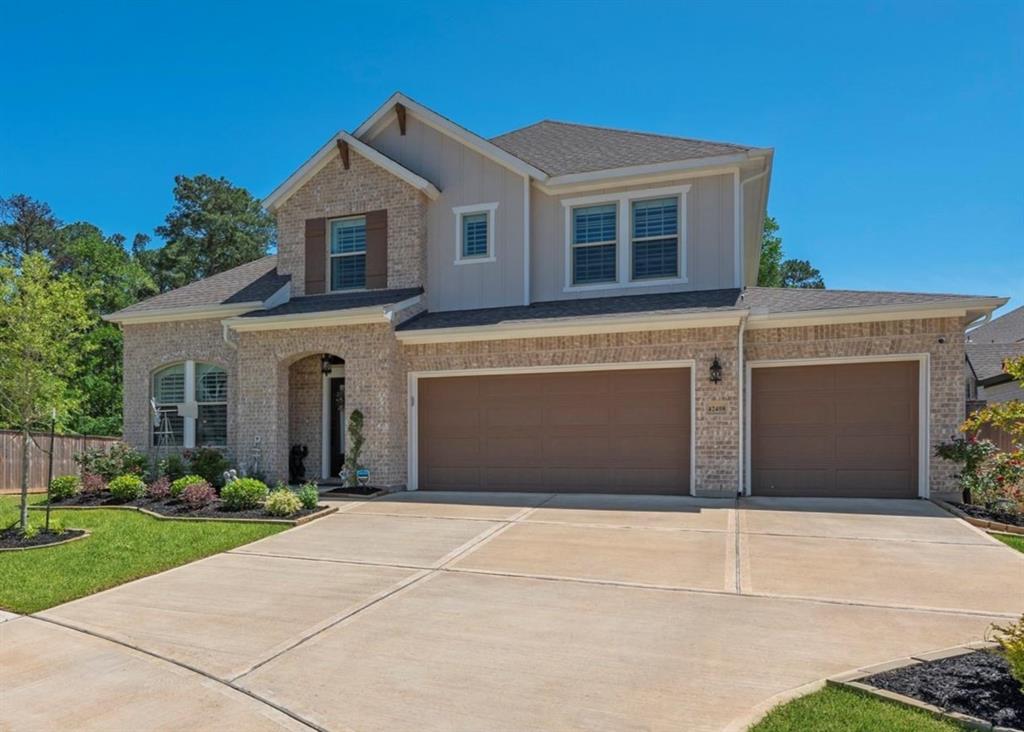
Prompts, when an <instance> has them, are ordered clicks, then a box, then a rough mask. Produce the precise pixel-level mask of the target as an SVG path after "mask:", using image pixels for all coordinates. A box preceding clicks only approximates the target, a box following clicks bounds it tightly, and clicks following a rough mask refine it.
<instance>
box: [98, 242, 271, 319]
mask: <svg viewBox="0 0 1024 732" xmlns="http://www.w3.org/2000/svg"><path fill="white" fill-rule="evenodd" d="M289 279H290V278H289V277H288V276H287V275H281V274H278V273H277V257H276V256H273V255H271V256H269V257H263V258H261V259H257V260H255V261H253V262H249V263H247V264H243V265H241V266H238V267H235V268H233V269H229V270H227V271H226V272H221V273H220V274H215V275H213V276H212V277H207V278H205V279H202V280H197V281H196V282H193V283H191V284H188V285H185V286H184V287H179V288H178V289H176V290H171V291H170V292H164V293H162V294H160V295H156V296H154V297H151V298H149V299H148V300H143V301H142V302H137V303H135V304H134V305H130V306H128V307H126V308H125V309H123V310H119V311H118V312H116V313H114V315H115V316H121V315H142V314H145V313H147V312H151V311H154V310H166V309H169V308H188V307H197V306H203V305H208V306H215V305H232V304H241V303H247V302H263V301H264V300H266V299H267V298H268V297H270V296H271V295H273V294H274V293H275V292H277V291H278V290H280V289H281V288H282V287H284V286H285V285H286V284H287V283H288V280H289Z"/></svg>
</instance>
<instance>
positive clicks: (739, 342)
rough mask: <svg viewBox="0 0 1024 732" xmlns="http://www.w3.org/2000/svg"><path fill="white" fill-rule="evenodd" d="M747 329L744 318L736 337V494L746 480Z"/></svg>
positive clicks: (739, 493)
mask: <svg viewBox="0 0 1024 732" xmlns="http://www.w3.org/2000/svg"><path fill="white" fill-rule="evenodd" d="M746 329H747V319H746V318H744V319H743V320H741V321H740V326H739V334H738V335H737V337H736V382H737V383H736V398H737V399H739V403H740V407H741V408H740V423H739V425H738V427H737V432H738V434H737V439H738V440H739V444H740V447H739V451H738V452H739V456H738V458H737V463H738V465H737V466H736V474H737V477H736V495H743V492H744V485H745V482H744V481H745V480H746V473H747V471H746V469H745V468H746V460H745V459H744V455H745V451H746V439H745V437H746V423H747V420H746V418H745V417H744V412H743V409H742V406H743V395H744V393H745V388H746V387H745V386H744V382H745V379H744V378H743V377H744V376H745V375H746V366H745V365H744V363H743V357H744V355H746V354H745V352H744V350H743V335H744V333H745V331H746Z"/></svg>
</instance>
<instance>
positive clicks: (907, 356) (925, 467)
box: [743, 353, 931, 498]
mask: <svg viewBox="0 0 1024 732" xmlns="http://www.w3.org/2000/svg"><path fill="white" fill-rule="evenodd" d="M886 361H917V362H918V372H917V430H918V435H917V496H918V498H928V495H929V483H930V480H929V478H930V476H929V473H930V470H929V467H930V466H929V462H928V456H929V445H930V434H931V429H930V425H929V416H930V415H931V409H930V406H929V401H930V397H931V378H930V377H931V371H930V367H931V360H930V356H929V354H927V353H901V354H894V355H887V356H839V357H834V358H791V359H780V360H771V361H747V368H746V374H745V376H746V387H747V388H746V395H745V397H744V400H743V424H744V436H745V439H744V443H745V446H746V455H745V456H744V459H745V461H746V470H744V486H743V493H744V495H747V496H749V495H751V472H750V471H751V452H752V450H751V439H750V438H751V434H750V433H751V424H750V420H751V414H750V412H751V403H752V401H753V389H752V387H751V381H752V380H751V371H752V370H753V369H756V368H784V367H786V366H837V365H840V364H847V363H882V362H886Z"/></svg>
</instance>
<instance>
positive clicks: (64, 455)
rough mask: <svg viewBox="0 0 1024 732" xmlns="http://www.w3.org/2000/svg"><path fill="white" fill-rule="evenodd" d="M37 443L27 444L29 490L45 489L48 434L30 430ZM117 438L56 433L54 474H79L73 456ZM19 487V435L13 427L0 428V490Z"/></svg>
mask: <svg viewBox="0 0 1024 732" xmlns="http://www.w3.org/2000/svg"><path fill="white" fill-rule="evenodd" d="M33 436H34V437H35V439H36V443H38V445H37V444H35V443H32V442H30V443H29V447H28V460H29V462H28V487H29V489H30V490H41V489H45V488H46V471H47V468H48V462H49V455H48V454H47V451H48V450H49V449H50V435H49V434H47V433H33ZM119 440H120V438H118V437H94V436H91V435H81V436H67V435H57V436H56V437H55V438H54V442H53V474H54V475H55V476H56V475H67V474H69V473H78V465H77V464H76V463H75V460H74V457H75V455H76V454H77V453H80V452H82V451H83V450H85V449H87V448H93V447H107V446H108V445H110V444H112V443H114V442H118V441H119ZM17 490H21V434H20V433H19V432H15V431H13V430H0V493H10V492H11V491H17Z"/></svg>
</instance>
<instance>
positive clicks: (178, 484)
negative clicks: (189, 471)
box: [171, 475, 208, 498]
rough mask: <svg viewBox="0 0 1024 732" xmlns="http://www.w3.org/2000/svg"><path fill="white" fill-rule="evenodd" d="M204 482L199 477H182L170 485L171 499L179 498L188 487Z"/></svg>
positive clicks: (201, 477) (204, 480) (203, 479)
mask: <svg viewBox="0 0 1024 732" xmlns="http://www.w3.org/2000/svg"><path fill="white" fill-rule="evenodd" d="M206 482H208V481H207V480H206V479H205V478H203V476H201V475H184V476H182V477H181V478H178V479H177V480H176V481H174V482H173V483H171V498H181V494H182V493H183V492H184V491H185V489H186V488H188V487H189V486H190V485H195V484H196V483H206Z"/></svg>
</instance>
